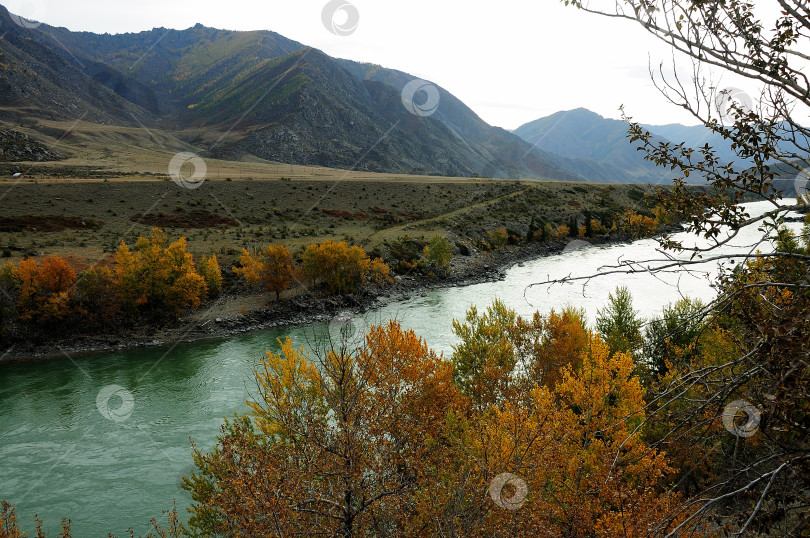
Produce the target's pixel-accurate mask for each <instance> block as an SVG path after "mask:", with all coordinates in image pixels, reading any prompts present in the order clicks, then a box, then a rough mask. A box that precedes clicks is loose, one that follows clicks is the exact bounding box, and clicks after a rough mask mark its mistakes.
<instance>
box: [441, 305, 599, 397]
mask: <svg viewBox="0 0 810 538" xmlns="http://www.w3.org/2000/svg"><path fill="white" fill-rule="evenodd" d="M453 333H454V334H455V335H456V336H458V337H459V338H460V339H461V342H460V343H459V344H457V345H455V346H454V347H453V355H452V358H451V360H452V361H453V366H454V370H453V378H454V380H455V381H456V383H457V384H458V386H459V388H460V390H461V391H462V392H463V393H464V394H465V395H466V396H468V397H469V398H470V399H471V400H472V401H473V402H474V403H475V404H476V405H478V406H483V407H486V406H489V405H492V404H498V403H501V402H503V401H505V400H506V399H511V398H517V397H518V395H519V394H523V395H524V396H525V395H526V394H527V393H528V390H530V389H531V388H532V387H534V385H535V384H540V385H545V386H549V387H553V386H554V385H555V384H556V383H557V381H558V380H559V373H560V372H561V371H562V367H563V366H566V365H572V364H577V362H578V361H579V359H580V356H581V354H582V352H583V350H584V349H585V347H586V346H587V343H588V339H587V331H586V329H585V323H584V320H583V314H582V313H581V312H579V311H577V310H575V309H570V308H567V309H564V310H563V311H562V312H559V313H558V312H556V311H554V310H552V311H551V313H549V315H548V316H541V315H540V314H539V313H535V314H534V315H533V316H532V318H531V319H524V318H522V317H520V316H518V315H517V314H516V313H515V311H514V310H512V309H510V308H508V307H507V306H506V305H505V304H504V303H503V302H502V301H501V300H499V299H496V300H495V301H494V302H493V304H492V306H490V307H488V308H487V310H486V311H485V312H483V313H480V314H479V312H478V309H477V307H475V306H471V307H470V308H469V310H468V311H467V314H466V317H465V320H464V322H462V321H460V320H453Z"/></svg>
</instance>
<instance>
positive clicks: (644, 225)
mask: <svg viewBox="0 0 810 538" xmlns="http://www.w3.org/2000/svg"><path fill="white" fill-rule="evenodd" d="M657 228H658V226H657V224H656V221H655V219H651V218H650V217H645V216H644V215H639V214H638V213H636V212H635V211H633V210H632V209H628V210H627V211H625V212H624V213H623V214H622V215H621V216H620V217H619V222H618V229H619V230H620V231H622V232H624V233H626V234H628V235H630V236H632V237H646V236H649V235H652V234H653V233H655V230H656V229H657Z"/></svg>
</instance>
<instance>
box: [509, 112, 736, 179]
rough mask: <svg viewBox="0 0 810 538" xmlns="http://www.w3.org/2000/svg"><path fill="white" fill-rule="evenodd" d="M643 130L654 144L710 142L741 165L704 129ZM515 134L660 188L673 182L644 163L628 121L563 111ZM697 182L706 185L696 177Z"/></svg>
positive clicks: (725, 158) (721, 156)
mask: <svg viewBox="0 0 810 538" xmlns="http://www.w3.org/2000/svg"><path fill="white" fill-rule="evenodd" d="M642 127H644V128H645V129H647V130H648V131H649V132H650V133H651V134H652V135H653V137H654V138H653V140H654V141H667V140H668V141H670V142H673V143H680V142H685V143H686V145H687V146H689V147H693V148H695V147H698V146H703V145H705V144H707V143H708V144H709V145H710V146H712V147H713V148H714V150H715V151H716V153H717V156H718V157H719V159H720V160H721V161H723V162H732V161H739V158H738V157H737V155H736V154H735V153H734V151H733V150H732V149H731V145H730V144H729V142H728V141H726V140H723V138H722V137H721V136H720V135H718V134H715V133H713V132H712V131H711V130H710V129H707V128H706V127H703V126H702V125H700V126H692V127H687V126H684V125H679V124H671V125H643V124H642ZM514 133H515V134H516V135H518V136H520V137H521V138H523V139H524V140H526V141H527V142H529V143H530V144H533V145H535V146H536V147H538V148H540V149H542V150H544V151H549V152H553V153H556V154H558V155H560V156H563V157H567V158H569V159H586V160H590V161H595V162H597V163H599V164H600V165H603V166H605V167H608V168H612V169H614V170H620V171H621V172H622V173H624V174H626V175H627V176H628V177H630V178H633V180H634V181H639V182H645V183H646V182H652V183H658V182H661V181H668V180H670V179H671V178H672V174H673V173H672V172H670V171H668V170H665V169H663V168H661V167H657V166H655V165H654V164H653V163H651V162H650V161H647V160H645V159H644V155H645V153H644V152H643V151H640V150H639V149H638V148H639V146H640V144H639V143H638V142H635V143H632V144H631V143H630V141H629V139H628V138H627V124H626V123H625V122H624V121H621V120H613V119H606V118H603V117H602V116H600V115H599V114H596V113H595V112H591V111H590V110H586V109H584V108H578V109H575V110H568V111H563V112H557V113H555V114H552V115H551V116H547V117H545V118H540V119H538V120H535V121H532V122H529V123H526V124H524V125H521V126H520V127H518V128H517V129H516V130H515V131H514ZM692 180H693V181H694V182H699V181H700V180H699V179H698V178H694V177H693V178H692Z"/></svg>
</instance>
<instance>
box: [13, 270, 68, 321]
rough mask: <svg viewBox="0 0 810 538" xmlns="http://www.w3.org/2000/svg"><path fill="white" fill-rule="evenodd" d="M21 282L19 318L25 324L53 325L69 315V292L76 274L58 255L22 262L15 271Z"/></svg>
mask: <svg viewBox="0 0 810 538" xmlns="http://www.w3.org/2000/svg"><path fill="white" fill-rule="evenodd" d="M16 273H17V275H16V276H17V278H18V279H19V281H20V299H19V304H18V306H19V316H20V319H21V320H23V321H32V322H34V323H37V324H50V323H55V322H59V321H62V320H64V319H66V318H67V317H68V316H69V315H70V311H71V307H70V292H71V291H72V289H73V285H74V284H75V283H76V272H75V271H74V270H73V268H71V267H70V265H68V263H67V262H66V261H65V260H63V259H62V258H60V257H58V256H48V257H47V258H45V259H43V260H42V261H41V262H40V263H37V261H36V260H35V259H27V260H23V261H21V262H20V265H19V266H18V267H17V270H16Z"/></svg>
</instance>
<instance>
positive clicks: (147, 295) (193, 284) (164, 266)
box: [115, 228, 207, 316]
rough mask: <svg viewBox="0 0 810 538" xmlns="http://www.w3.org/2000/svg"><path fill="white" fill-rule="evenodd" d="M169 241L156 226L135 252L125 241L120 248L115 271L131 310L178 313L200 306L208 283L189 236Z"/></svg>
mask: <svg viewBox="0 0 810 538" xmlns="http://www.w3.org/2000/svg"><path fill="white" fill-rule="evenodd" d="M167 243H168V240H167V238H166V235H165V234H164V233H163V231H162V230H160V229H159V228H154V229H153V230H152V233H151V235H150V236H149V238H145V237H140V238H139V239H138V241H137V242H136V243H135V250H134V251H132V250H130V249H129V247H128V246H127V245H126V243H124V242H123V241H122V242H121V245H120V246H119V247H118V252H117V253H116V257H115V264H116V267H115V273H116V276H117V278H118V285H119V289H120V293H121V300H122V304H123V306H124V307H125V308H127V309H128V310H130V311H133V310H134V309H136V308H139V307H145V308H147V309H149V310H152V311H155V312H158V313H160V312H163V311H167V312H169V313H171V314H173V315H175V316H178V315H180V314H181V313H182V312H183V311H184V310H186V309H189V308H192V309H193V308H197V307H198V306H200V302H201V301H202V299H203V298H204V297H205V295H206V293H207V285H206V282H205V279H204V278H203V277H202V276H201V275H200V274H199V273H198V272H197V269H196V266H195V264H194V257H193V256H192V255H191V253H190V252H188V251H187V246H186V239H185V238H184V237H181V238H180V239H178V240H177V241H174V242H173V243H171V244H168V245H167Z"/></svg>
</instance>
